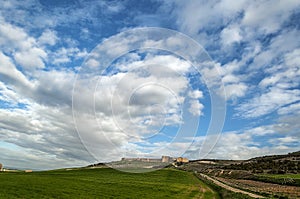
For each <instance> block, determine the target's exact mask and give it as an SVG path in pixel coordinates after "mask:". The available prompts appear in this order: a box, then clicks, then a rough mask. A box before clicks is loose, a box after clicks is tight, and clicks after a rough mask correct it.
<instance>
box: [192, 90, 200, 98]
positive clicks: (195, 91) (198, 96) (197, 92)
mask: <svg viewBox="0 0 300 199" xmlns="http://www.w3.org/2000/svg"><path fill="white" fill-rule="evenodd" d="M189 97H190V98H192V99H201V98H203V92H202V91H200V90H193V91H190V92H189Z"/></svg>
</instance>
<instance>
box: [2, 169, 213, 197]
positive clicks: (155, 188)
mask: <svg viewBox="0 0 300 199" xmlns="http://www.w3.org/2000/svg"><path fill="white" fill-rule="evenodd" d="M0 187H1V189H0V198H169V197H172V198H199V197H203V198H218V194H217V193H216V192H214V191H212V189H210V188H209V187H208V186H207V185H205V184H204V183H203V182H201V181H200V180H199V179H198V178H197V177H195V176H194V175H193V174H192V173H189V172H184V171H179V170H174V169H162V170H158V171H154V172H148V173H125V172H120V171H117V170H113V169H110V168H98V169H78V170H55V171H43V172H32V173H20V172H19V173H5V172H3V173H0Z"/></svg>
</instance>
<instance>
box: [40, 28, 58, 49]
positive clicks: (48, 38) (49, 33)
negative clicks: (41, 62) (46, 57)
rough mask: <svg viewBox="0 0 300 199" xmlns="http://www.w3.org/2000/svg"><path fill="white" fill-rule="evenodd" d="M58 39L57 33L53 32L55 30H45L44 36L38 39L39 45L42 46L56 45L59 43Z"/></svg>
mask: <svg viewBox="0 0 300 199" xmlns="http://www.w3.org/2000/svg"><path fill="white" fill-rule="evenodd" d="M57 40H58V38H57V35H56V32H55V31H53V30H49V29H47V30H45V31H44V32H43V34H42V35H41V36H40V37H39V38H38V43H39V44H40V45H43V44H48V45H51V46H53V45H55V44H56V42H57Z"/></svg>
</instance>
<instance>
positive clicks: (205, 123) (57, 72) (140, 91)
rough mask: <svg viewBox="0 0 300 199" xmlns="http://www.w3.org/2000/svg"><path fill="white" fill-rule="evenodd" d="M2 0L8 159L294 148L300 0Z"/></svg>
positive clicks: (78, 159) (3, 135)
mask: <svg viewBox="0 0 300 199" xmlns="http://www.w3.org/2000/svg"><path fill="white" fill-rule="evenodd" d="M0 3H1V5H2V6H1V8H0V150H1V153H0V154H1V155H0V162H1V163H2V164H3V165H4V166H7V167H14V168H32V169H51V168H59V167H70V166H82V165H87V164H90V163H94V162H103V161H104V162H105V161H112V160H119V159H120V158H121V157H125V156H126V157H142V156H145V157H159V156H161V155H171V156H186V157H188V158H191V159H198V158H222V159H247V158H250V157H255V156H260V155H267V154H283V153H288V152H293V151H297V150H300V143H299V135H300V132H299V129H300V126H299V119H300V85H299V82H300V81H299V80H300V40H299V35H300V34H299V33H300V30H299V28H300V26H299V16H300V12H299V10H300V9H299V8H300V3H299V1H296V0H295V1H293V0H290V1H279V0H275V1H251V2H249V1H244V0H241V1H232V0H221V1H201V0H199V1H192V0H188V1H179V0H178V1H176V0H175V1H161V0H155V1H154V0H153V1H99V0H94V1H81V0H67V1H66V0H65V1H46V0H45V1H37V0H25V1H15V0H7V1H6V0H0Z"/></svg>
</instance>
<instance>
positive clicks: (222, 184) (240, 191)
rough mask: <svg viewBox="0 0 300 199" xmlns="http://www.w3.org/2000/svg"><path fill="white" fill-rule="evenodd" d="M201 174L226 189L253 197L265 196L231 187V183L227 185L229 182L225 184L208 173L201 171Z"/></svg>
mask: <svg viewBox="0 0 300 199" xmlns="http://www.w3.org/2000/svg"><path fill="white" fill-rule="evenodd" d="M199 175H200V176H201V177H203V178H205V179H207V180H209V181H211V182H213V183H215V184H216V185H218V186H220V187H222V188H224V189H227V190H229V191H233V192H236V193H242V194H246V195H248V196H250V197H252V198H265V197H263V196H260V195H257V194H254V193H250V192H247V191H243V190H240V189H237V188H234V187H231V186H229V185H227V184H224V183H222V182H220V181H218V180H215V179H213V178H211V177H209V176H207V175H205V174H202V173H199Z"/></svg>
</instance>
